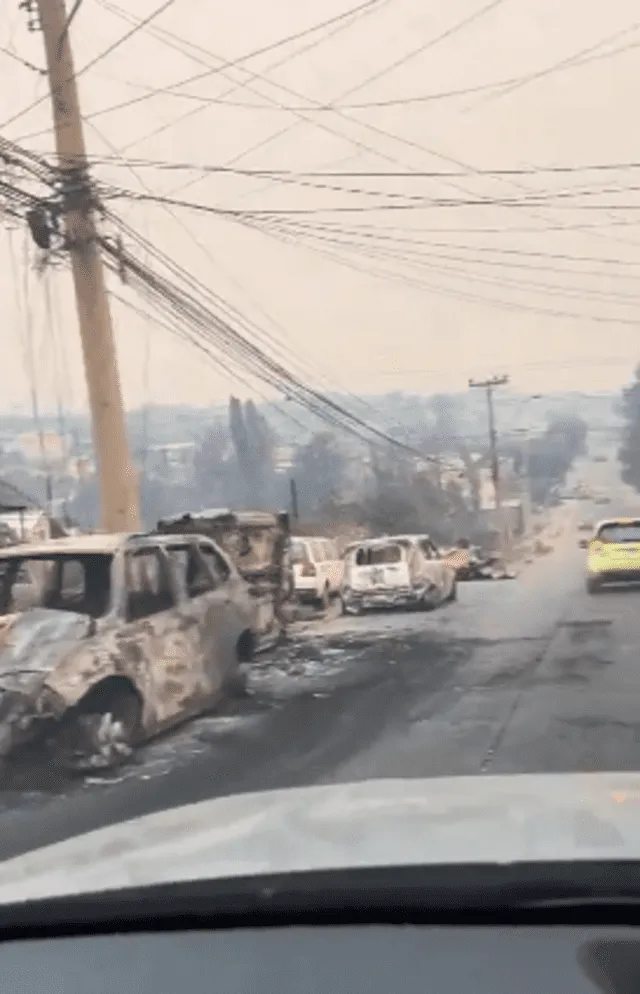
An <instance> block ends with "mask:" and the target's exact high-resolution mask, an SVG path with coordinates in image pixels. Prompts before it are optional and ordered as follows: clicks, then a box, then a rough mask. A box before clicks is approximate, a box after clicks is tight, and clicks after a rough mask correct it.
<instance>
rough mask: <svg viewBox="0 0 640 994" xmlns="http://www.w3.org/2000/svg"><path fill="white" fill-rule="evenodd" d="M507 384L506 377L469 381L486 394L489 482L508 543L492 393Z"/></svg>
mask: <svg viewBox="0 0 640 994" xmlns="http://www.w3.org/2000/svg"><path fill="white" fill-rule="evenodd" d="M508 382H509V377H508V376H492V377H491V378H490V379H488V380H469V387H470V388H471V389H479V390H485V391H486V394H487V411H488V415H489V446H490V451H491V480H492V482H493V491H494V495H495V505H496V510H497V511H498V514H499V516H500V518H501V519H502V522H501V523H502V531H503V536H502V538H503V542H506V543H508V541H509V534H508V533H509V529H508V525H507V522H506V520H505V519H504V516H503V508H502V491H501V487H500V460H499V459H498V433H497V431H496V419H495V414H494V410H493V391H494V390H495V388H496V387H503V386H506V384H507V383H508Z"/></svg>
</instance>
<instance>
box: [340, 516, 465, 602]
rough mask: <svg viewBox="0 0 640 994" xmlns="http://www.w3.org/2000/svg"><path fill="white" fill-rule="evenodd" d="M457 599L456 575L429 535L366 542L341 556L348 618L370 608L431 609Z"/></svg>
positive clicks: (390, 537)
mask: <svg viewBox="0 0 640 994" xmlns="http://www.w3.org/2000/svg"><path fill="white" fill-rule="evenodd" d="M456 596H457V580H456V574H455V570H454V569H453V567H452V566H450V565H448V564H447V563H446V562H444V560H443V559H442V558H441V556H440V553H439V552H438V550H437V548H436V546H435V545H434V544H433V542H432V541H431V539H430V538H429V536H428V535H393V536H388V537H385V538H376V539H367V540H366V541H364V542H354V543H353V544H352V545H350V546H348V547H347V549H346V550H345V557H344V579H343V583H342V589H341V598H342V607H343V611H344V612H345V613H347V614H360V613H361V612H362V611H366V610H369V609H372V608H394V607H422V608H425V609H431V608H434V607H437V606H438V605H439V604H443V603H444V602H446V601H452V600H455V598H456Z"/></svg>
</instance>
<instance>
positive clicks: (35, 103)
mask: <svg viewBox="0 0 640 994" xmlns="http://www.w3.org/2000/svg"><path fill="white" fill-rule="evenodd" d="M174 3H175V0H165V2H164V3H163V4H161V6H160V7H157V8H156V10H154V11H153V12H152V13H151V14H149V15H148V16H147V17H145V18H144V19H143V20H142V21H141V22H140V24H137V25H136V26H135V27H133V28H132V29H131V30H130V31H126V32H125V33H124V34H123V35H122V36H121V37H120V38H118V39H117V41H114V42H113V43H112V44H111V45H108V46H107V48H105V49H104V50H103V51H102V52H99V53H98V55H96V56H95V57H94V58H93V59H91V61H90V62H87V64H86V65H85V66H83V67H82V69H79V70H78V72H77V73H76V74H75V78H76V79H78V77H80V76H82V75H83V73H85V72H88V70H89V69H93V68H94V66H96V65H97V64H98V63H99V62H102V60H103V59H105V58H106V57H107V56H108V55H111V54H112V53H113V52H115V50H116V49H117V48H120V46H121V45H124V43H125V42H127V41H128V40H129V39H130V38H132V37H133V35H135V34H136V33H137V32H138V31H139V30H140V29H141V28H143V27H144V26H145V25H146V24H149V23H150V22H151V21H153V20H154V18H156V17H159V16H160V14H162V13H164V11H165V10H167V8H168V7H171V6H172V5H173V4H174ZM69 82H71V80H70V79H65V80H64V82H63V83H62V84H61V85H60V86H59V87H58V89H57V91H54V92H53V93H52V94H49V93H46V94H44V95H43V96H41V97H38V98H37V99H36V100H34V101H32V103H30V104H29V105H28V106H27V107H25V108H23V110H21V111H18V113H16V114H14V115H13V117H10V118H9V119H8V120H7V121H4V123H3V124H1V125H0V128H1V129H4V128H8V127H9V125H11V124H14V123H15V122H16V121H19V120H20V118H22V117H24V116H25V115H26V114H29V113H30V112H31V111H32V110H34V109H35V108H36V107H40V106H41V104H42V103H43V102H44V101H45V100H49V99H50V98H52V97H53V98H55V96H56V92H60V91H61V90H62V89H63V88H64V86H66V84H67V83H69Z"/></svg>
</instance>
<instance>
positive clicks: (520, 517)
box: [0, 0, 640, 988]
mask: <svg viewBox="0 0 640 994" xmlns="http://www.w3.org/2000/svg"><path fill="white" fill-rule="evenodd" d="M7 10H8V13H6V14H5V16H4V17H3V18H0V73H1V74H2V89H1V92H2V104H3V111H2V116H3V124H2V126H0V132H1V134H2V137H1V139H0V166H1V170H2V176H1V179H0V229H1V230H0V254H1V256H2V266H1V267H0V273H1V274H2V280H3V294H2V302H3V328H4V329H5V330H4V338H3V350H2V361H1V362H0V387H1V390H0V399H1V403H0V905H1V904H2V900H3V898H2V889H1V888H2V879H3V877H2V871H3V867H4V866H5V864H8V862H9V861H11V860H12V859H13V858H14V857H16V858H21V857H22V856H25V855H28V854H29V853H31V851H32V850H36V849H38V848H41V847H43V846H46V845H48V844H50V843H51V844H53V843H57V842H65V841H79V837H81V836H83V835H84V834H85V833H86V832H89V831H93V830H97V831H104V832H105V833H106V834H105V835H103V836H101V839H102V840H103V841H102V843H101V850H100V852H101V853H102V855H100V852H97V851H96V852H94V853H92V854H85V857H86V858H85V857H83V858H80V856H78V858H77V859H76V858H75V856H74V855H73V853H71V855H69V857H68V859H66V861H65V862H64V866H63V867H62V868H61V866H62V864H58V865H54V863H55V861H56V860H58V859H60V860H61V859H62V857H60V856H59V850H56V852H53V853H50V854H47V856H46V858H47V859H50V860H51V861H52V865H51V868H50V871H51V875H50V876H48V877H47V879H48V880H49V883H50V885H51V886H53V883H52V881H54V880H55V881H57V882H58V884H59V885H60V886H63V885H64V886H69V887H71V886H77V887H80V886H81V883H80V881H81V878H82V880H84V881H85V882H86V881H87V880H88V879H89V876H90V874H89V870H88V867H91V871H92V872H93V871H94V870H95V876H93V877H92V878H91V879H93V880H94V881H98V882H101V883H104V884H109V883H110V882H111V881H112V880H113V881H118V880H121V879H122V876H121V874H126V872H130V879H131V880H136V881H138V880H142V879H143V878H144V879H145V880H146V879H147V874H148V875H152V874H153V873H156V874H157V875H158V876H160V875H162V876H163V879H164V880H165V881H166V880H167V879H168V878H169V877H170V876H171V874H172V873H173V874H174V875H175V876H176V877H177V876H178V875H179V874H180V873H181V872H182V873H183V874H186V875H187V877H188V874H189V873H193V875H194V878H197V877H198V876H201V875H206V873H208V872H210V873H211V874H212V875H214V876H217V877H223V876H225V875H228V874H229V873H232V872H238V873H239V872H240V870H241V869H242V871H243V872H244V873H245V874H246V875H247V876H251V875H259V874H260V873H264V874H267V873H271V872H273V873H277V872H278V870H279V868H281V867H282V866H286V867H287V872H289V871H290V870H291V868H292V867H293V868H294V869H295V868H296V867H298V869H300V870H305V869H308V868H309V867H310V866H312V864H313V863H314V861H315V862H316V863H322V862H323V860H324V862H325V864H326V863H327V862H328V863H330V862H331V858H332V857H333V856H335V859H336V860H337V861H338V863H340V865H345V864H348V863H349V860H351V861H352V863H353V865H354V866H355V865H358V861H360V865H361V864H362V863H363V862H366V860H367V859H371V860H374V861H377V863H378V864H380V863H381V861H382V862H384V859H385V858H386V859H388V862H389V863H390V864H394V862H396V861H397V862H398V863H400V864H401V863H403V861H404V862H407V861H409V860H410V859H414V861H417V862H420V860H422V862H424V864H432V863H436V862H438V860H439V859H440V860H442V861H444V862H447V861H449V862H450V863H451V864H455V865H457V864H459V863H464V862H469V861H471V860H473V861H475V860H476V859H477V860H478V861H479V862H483V860H484V861H489V862H494V863H497V864H500V863H501V862H502V863H503V864H504V863H505V861H506V863H507V864H508V865H509V866H511V865H512V864H513V865H516V864H519V863H521V862H525V861H526V860H527V859H528V858H530V859H533V858H534V856H532V855H531V854H532V853H533V854H534V855H535V859H536V860H538V859H539V861H540V863H541V864H545V865H546V864H549V863H552V862H553V861H554V859H555V854H556V853H557V852H558V851H560V850H562V853H563V854H564V856H566V857H567V859H568V860H569V862H570V863H574V862H575V863H580V862H584V861H585V859H587V858H590V859H593V860H595V861H597V860H598V859H600V858H601V857H602V858H603V859H604V858H605V856H603V855H602V854H603V853H605V852H606V854H607V856H606V858H611V860H612V861H616V860H617V861H628V862H630V863H635V862H637V863H638V870H639V872H640V335H639V336H638V337H636V336H637V329H638V325H639V324H640V306H639V305H640V301H639V300H638V298H639V297H640V291H639V290H638V284H639V277H640V137H639V134H638V126H637V117H638V114H637V106H638V90H639V78H640V9H639V8H638V3H637V2H636V3H634V2H633V0H613V2H611V3H597V2H590V3H588V2H585V0H562V2H556V3H553V2H552V0H457V2H455V3H435V2H429V3H422V2H420V0H331V2H329V3H322V2H321V0H305V2H302V0H300V2H294V0H268V2H264V0H263V2H258V0H234V2H233V3H223V2H221V0H218V2H213V0H209V2H205V0H131V2H128V0H12V2H11V3H9V4H8V5H7ZM637 312H638V313H637ZM636 341H637V342H638V345H637V346H636ZM636 348H637V349H638V351H637V352H636ZM613 775H619V776H620V777H622V778H623V780H621V781H612V780H611V779H610V778H611V776H613ZM583 776H585V777H586V776H589V777H595V778H596V779H595V780H594V779H590V780H589V781H588V789H587V787H586V786H585V781H584V780H582V779H581V778H582V777H583ZM556 777H560V778H561V779H560V780H557V779H554V778H556ZM576 778H577V779H576ZM200 804H205V805H211V806H210V807H207V809H206V812H205V813H204V814H203V813H202V811H203V809H202V808H198V805H200ZM185 806H195V808H196V809H197V810H195V809H194V810H191V811H188V812H185V811H183V810H182V809H183V808H184V807H185ZM147 815H148V816H150V817H153V818H157V819H158V820H156V821H155V822H153V823H145V826H140V823H139V822H138V821H137V819H138V818H142V817H145V816H147ZM554 818H555V819H556V821H555V822H554ZM174 819H175V820H174ZM190 819H191V820H190ZM127 825H129V827H128V828H127V827H126V826H127ZM195 825H197V826H198V830H197V835H195V834H194V835H193V836H192V835H191V834H190V832H191V829H190V827H189V826H195ZM554 825H555V827H554ZM123 826H124V827H123ZM149 826H150V827H149ZM154 826H155V827H154ZM185 826H186V827H185ZM147 827H148V831H147ZM120 829H121V830H122V832H123V833H124V834H123V835H120V836H119V835H117V831H118V830H120ZM128 832H129V833H130V835H129V836H127V833H128ZM194 832H195V828H194ZM153 839H155V841H157V842H158V847H157V848H156V846H155V842H152V840H153ZM612 839H613V840H616V839H617V840H618V847H617V849H616V847H615V845H614V842H611V840H612ZM601 840H604V841H601ZM192 843H193V845H192ZM129 844H130V845H131V846H132V847H133V848H134V849H135V850H136V853H135V855H131V860H129V856H130V854H131V851H130V849H129V848H128V846H129ZM144 846H146V847H147V857H148V858H147V857H145V856H144V855H143V854H142V848H143V847H144ZM172 846H173V850H174V851H171V847H172ZM225 847H226V848H225ZM607 847H609V848H607ZM160 853H161V854H162V855H160ZM105 854H108V859H107V857H106V856H105ZM98 856H99V857H100V858H98ZM564 856H563V858H564ZM94 857H95V858H94ZM44 858H45V857H43V859H44ZM190 860H191V863H190V862H189V861H190ZM341 861H342V862H341ZM20 865H21V866H22V867H23V868H24V867H26V866H27V864H26V863H22V864H20ZM32 865H33V864H29V866H30V867H31V866H32ZM107 865H108V868H107ZM325 868H326V867H325ZM6 870H7V873H9V872H11V873H13V872H15V873H16V874H18V875H19V871H20V866H18V869H15V867H14V869H11V867H8V866H7V867H6ZM20 872H22V871H20ZM33 872H35V871H33ZM48 872H49V871H48V870H45V869H42V868H41V874H42V876H43V877H44V876H47V873H48ZM25 873H26V870H25ZM29 873H32V870H31V869H30V870H29ZM83 874H84V875H83ZM181 879H185V877H184V876H183V877H182V878H181ZM34 886H35V884H34ZM637 896H638V899H639V900H640V887H639V888H638V895H637ZM634 899H635V898H634ZM261 900H262V898H261ZM276 903H277V902H275V901H274V903H273V908H274V913H275V905H276ZM318 903H319V905H321V904H322V902H321V901H319V902H318ZM292 941H293V942H294V943H295V942H296V941H297V940H296V939H295V938H294V939H293V940H292ZM300 949H301V962H302V961H303V960H304V949H303V948H302V946H301V947H300ZM214 959H215V958H214ZM214 959H213V960H212V962H214ZM337 963H338V959H337V958H336V964H337ZM336 969H337V967H336ZM343 973H344V976H343V977H342V979H341V981H340V982H341V983H342V984H343V986H346V985H347V984H348V983H349V980H348V978H349V977H351V976H352V975H353V971H347V970H346V969H345V970H344V971H343ZM43 975H44V973H43ZM390 975H392V976H393V977H394V980H395V973H392V974H390ZM470 975H471V974H469V976H470ZM211 976H212V979H211V982H212V984H213V985H214V986H216V985H217V986H219V987H221V988H224V987H225V984H224V978H222V979H220V977H218V976H217V974H216V973H215V969H214V972H213V973H212V975H211ZM265 976H267V977H269V976H272V977H274V978H275V974H273V973H272V972H269V971H267V972H265ZM386 976H387V975H386V974H384V975H382V974H381V978H384V977H386ZM523 976H524V974H523ZM380 982H381V983H382V979H381V980H380ZM385 982H386V981H385ZM398 982H399V983H400V980H399V981H398ZM465 983H466V981H465ZM300 984H301V985H302V981H300ZM25 986H27V987H28V984H25ZM52 986H54V987H55V984H53V983H52ZM133 986H135V985H133ZM387 986H389V984H387ZM391 986H393V985H391ZM427 986H428V984H427ZM463 986H464V984H463ZM467 986H468V984H467Z"/></svg>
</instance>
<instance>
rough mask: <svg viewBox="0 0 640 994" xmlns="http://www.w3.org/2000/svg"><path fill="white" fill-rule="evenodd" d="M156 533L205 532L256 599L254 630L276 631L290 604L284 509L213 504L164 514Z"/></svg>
mask: <svg viewBox="0 0 640 994" xmlns="http://www.w3.org/2000/svg"><path fill="white" fill-rule="evenodd" d="M157 531H158V534H161V535H192V534H200V535H206V536H208V537H210V538H211V539H213V541H215V542H216V543H217V544H218V545H219V546H220V547H221V548H222V549H223V550H224V551H225V553H226V554H227V556H228V557H229V558H230V559H231V561H232V562H233V563H234V565H235V567H236V569H237V570H238V572H239V573H240V575H241V576H242V577H243V579H244V580H245V581H246V582H247V584H248V586H249V592H250V594H251V596H252V598H253V600H254V602H255V608H256V610H255V620H254V632H255V635H256V637H257V638H259V639H264V638H265V637H269V636H272V635H276V636H277V635H279V634H281V633H282V632H283V631H284V630H285V629H286V627H287V625H288V623H289V622H290V621H291V620H292V617H293V613H294V609H295V591H294V580H293V565H292V561H291V528H290V522H289V515H288V514H287V513H286V512H280V513H273V512H270V511H230V510H227V509H213V510H208V511H198V512H194V513H189V514H184V515H181V516H178V517H174V518H165V519H163V520H162V521H159V522H158V525H157Z"/></svg>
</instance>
